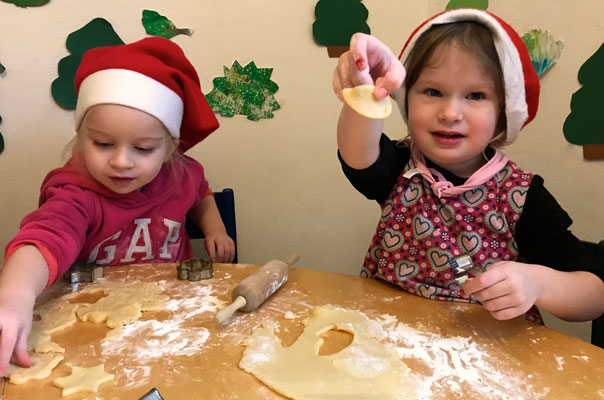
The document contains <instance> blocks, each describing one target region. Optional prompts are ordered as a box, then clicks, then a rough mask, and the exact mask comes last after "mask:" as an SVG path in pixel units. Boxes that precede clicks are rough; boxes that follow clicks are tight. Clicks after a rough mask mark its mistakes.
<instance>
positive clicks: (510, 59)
mask: <svg viewBox="0 0 604 400" xmlns="http://www.w3.org/2000/svg"><path fill="white" fill-rule="evenodd" d="M461 21H474V22H477V23H480V24H482V25H484V26H485V27H486V28H487V29H488V30H489V31H490V32H491V34H492V36H493V42H494V44H495V49H496V51H497V55H498V56H499V61H500V63H501V69H502V71H503V79H504V82H503V84H504V85H503V86H504V90H505V117H506V127H507V128H506V132H505V136H504V140H505V142H506V143H511V142H512V141H514V139H515V138H516V136H517V135H518V132H520V130H521V129H522V128H523V127H524V126H525V125H526V124H528V123H529V122H530V121H531V120H532V119H533V118H534V117H535V114H536V113H537V108H538V106H539V77H538V76H537V73H536V72H535V68H534V67H533V64H532V63H531V59H530V56H529V53H528V50H527V49H526V46H525V45H524V42H523V41H522V38H521V37H520V36H519V35H518V33H516V31H514V29H513V28H512V27H511V26H510V25H508V24H507V23H506V22H505V21H503V20H502V19H500V18H499V17H497V16H495V15H493V14H491V13H489V12H488V11H483V10H477V9H471V8H459V9H453V10H447V11H444V12H442V13H439V14H436V15H435V16H433V17H432V18H430V19H428V20H427V21H425V22H423V23H422V24H421V25H420V26H418V27H417V28H416V29H415V30H414V31H413V32H412V33H411V36H410V37H409V39H407V42H406V43H405V46H404V47H403V50H402V51H401V53H400V54H399V60H401V62H403V64H405V62H406V60H407V57H408V56H409V53H410V51H411V49H412V48H413V47H414V46H415V42H416V41H417V38H418V37H419V36H420V35H421V34H422V33H424V32H426V31H427V30H428V29H430V28H431V27H433V26H434V25H441V24H448V23H452V22H461ZM406 91H407V89H406V88H405V87H404V85H403V86H402V87H401V88H399V89H398V90H397V91H396V92H395V93H394V94H393V97H394V98H395V100H396V102H397V103H398V106H399V109H400V111H401V113H402V115H403V118H404V119H405V121H406V120H407V115H406V112H405V95H406Z"/></svg>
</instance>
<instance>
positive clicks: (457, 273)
mask: <svg viewBox="0 0 604 400" xmlns="http://www.w3.org/2000/svg"><path fill="white" fill-rule="evenodd" d="M450 264H451V268H453V278H454V279H455V281H456V282H457V284H458V285H459V286H463V285H464V284H465V283H466V282H467V280H468V279H469V278H470V276H469V275H470V274H472V275H474V276H477V275H480V274H482V273H483V272H485V271H486V269H485V268H484V267H483V266H482V265H480V264H474V263H472V259H471V258H470V256H468V255H463V256H459V257H455V258H454V259H452V260H451V261H450Z"/></svg>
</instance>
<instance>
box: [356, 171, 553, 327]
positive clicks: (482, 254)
mask: <svg viewBox="0 0 604 400" xmlns="http://www.w3.org/2000/svg"><path fill="white" fill-rule="evenodd" d="M409 168H410V166H409V164H407V166H406V167H405V170H404V171H403V173H401V175H400V176H399V178H398V181H397V184H396V186H395V187H394V190H393V191H392V193H391V194H390V196H389V197H388V198H387V199H386V200H385V201H384V202H383V203H382V204H381V207H382V215H381V218H380V222H379V224H378V227H377V230H376V233H375V235H374V237H373V239H372V241H371V246H370V247H369V250H368V252H367V255H366V256H365V261H364V265H363V269H362V271H361V276H365V277H375V278H379V279H383V280H385V281H387V282H390V283H393V284H395V285H398V286H400V287H401V288H402V289H404V290H406V291H407V292H409V293H413V294H416V295H418V296H421V297H425V298H429V299H436V300H446V301H462V302H472V303H476V302H477V301H476V300H475V299H473V298H471V297H468V296H462V295H461V293H460V287H459V286H458V285H457V284H456V282H455V281H454V279H453V272H452V270H451V267H450V260H451V259H453V258H454V257H457V256H460V255H463V254H468V255H470V256H471V257H472V261H474V262H475V263H480V264H482V265H483V266H485V267H488V266H489V265H490V264H492V263H494V262H496V261H502V260H511V261H514V260H517V259H518V257H519V253H518V247H517V245H516V241H515V239H514V234H515V229H516V223H517V221H518V219H519V218H520V215H521V214H522V208H523V206H524V200H525V198H526V193H527V191H528V188H529V185H530V183H531V180H532V179H533V174H530V173H526V172H524V171H522V170H520V169H518V168H517V167H516V165H515V164H514V163H513V162H511V161H508V163H507V164H506V166H505V167H504V168H503V169H502V170H501V171H500V172H499V173H497V174H496V175H495V176H493V177H492V178H491V179H490V180H488V181H487V182H485V183H484V184H483V185H482V186H479V187H477V188H475V189H473V190H468V191H466V192H463V193H461V194H458V195H453V196H451V197H442V198H439V197H438V196H437V195H436V194H435V193H434V192H433V191H432V189H431V187H430V183H429V182H427V181H426V180H425V179H424V178H423V177H422V175H421V174H416V175H413V176H411V177H410V178H407V177H405V176H404V175H405V172H407V171H408V170H409ZM526 318H527V319H529V320H531V321H535V322H538V323H543V322H542V320H541V316H540V315H539V310H538V309H537V307H535V306H533V307H532V308H531V309H530V310H529V311H528V312H527V313H526Z"/></svg>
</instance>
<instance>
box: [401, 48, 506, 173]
mask: <svg viewBox="0 0 604 400" xmlns="http://www.w3.org/2000/svg"><path fill="white" fill-rule="evenodd" d="M407 96H408V97H407V98H408V115H409V131H410V134H411V137H412V139H413V142H414V143H415V144H416V145H417V146H418V147H419V149H420V150H421V151H422V153H424V155H425V156H426V157H428V158H429V159H430V160H432V161H433V162H435V163H436V164H438V165H439V166H441V167H443V168H445V169H447V170H449V171H451V172H453V173H454V174H456V175H458V176H462V177H469V176H470V175H472V173H474V172H475V171H476V170H478V169H479V168H480V167H481V166H482V165H483V164H484V162H485V160H484V157H483V154H482V152H483V150H484V149H485V148H486V147H487V145H488V143H489V142H490V141H491V140H492V139H493V137H494V136H495V135H496V134H497V133H498V132H497V130H498V129H497V125H498V124H497V122H498V120H499V117H500V112H501V111H500V110H501V108H502V101H501V100H500V99H499V97H498V95H497V93H496V88H495V82H493V78H492V77H491V76H489V75H488V74H487V73H486V71H485V70H484V68H483V67H482V66H481V65H480V63H479V62H478V61H477V59H476V58H475V57H474V56H473V55H472V54H469V53H468V52H466V51H464V50H463V49H460V48H459V47H458V46H457V45H455V44H453V45H449V46H443V47H441V48H440V49H437V50H436V51H435V53H434V55H433V56H432V58H431V60H430V62H429V63H428V65H427V67H425V68H424V69H423V70H422V72H421V73H420V75H419V78H418V80H417V82H415V84H414V85H413V86H412V87H411V88H409V90H408V94H407Z"/></svg>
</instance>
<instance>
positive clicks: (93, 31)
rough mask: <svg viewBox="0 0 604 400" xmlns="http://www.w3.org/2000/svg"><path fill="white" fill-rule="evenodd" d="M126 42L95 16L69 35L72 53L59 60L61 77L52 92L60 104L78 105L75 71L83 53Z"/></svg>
mask: <svg viewBox="0 0 604 400" xmlns="http://www.w3.org/2000/svg"><path fill="white" fill-rule="evenodd" d="M119 44H124V42H123V41H122V39H120V37H119V36H118V34H117V33H115V31H114V30H113V26H111V24H110V23H109V22H108V21H107V20H106V19H103V18H95V19H93V20H92V21H90V22H89V23H87V24H86V25H85V26H84V27H82V28H80V29H78V30H77V31H74V32H72V33H70V34H69V36H67V41H66V46H67V50H69V52H70V53H71V54H70V55H68V56H67V57H64V58H62V59H61V61H59V77H58V78H57V79H55V80H54V81H53V82H52V85H51V90H50V91H51V93H52V97H53V98H54V99H55V101H56V102H57V104H58V105H60V106H61V107H63V108H66V109H68V110H73V109H74V108H75V106H76V101H77V97H76V94H75V89H74V81H75V73H76V71H77V69H78V67H79V66H80V62H81V61H82V55H83V54H84V53H85V52H86V51H88V50H90V49H93V48H95V47H103V46H116V45H119Z"/></svg>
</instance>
